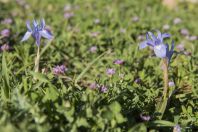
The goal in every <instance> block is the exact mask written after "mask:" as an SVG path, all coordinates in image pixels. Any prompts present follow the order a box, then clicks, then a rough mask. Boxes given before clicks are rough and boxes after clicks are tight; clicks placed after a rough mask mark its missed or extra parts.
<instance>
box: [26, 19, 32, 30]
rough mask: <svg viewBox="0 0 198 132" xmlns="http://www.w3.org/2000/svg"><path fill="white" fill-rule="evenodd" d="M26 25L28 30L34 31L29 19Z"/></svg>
mask: <svg viewBox="0 0 198 132" xmlns="http://www.w3.org/2000/svg"><path fill="white" fill-rule="evenodd" d="M26 26H27V29H28V31H29V32H31V31H32V28H31V26H30V21H27V22H26Z"/></svg>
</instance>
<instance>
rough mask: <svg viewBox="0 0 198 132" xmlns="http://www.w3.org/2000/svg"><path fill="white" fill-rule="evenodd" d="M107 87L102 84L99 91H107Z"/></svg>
mask: <svg viewBox="0 0 198 132" xmlns="http://www.w3.org/2000/svg"><path fill="white" fill-rule="evenodd" d="M107 90H108V89H107V87H106V86H104V85H102V86H101V87H100V91H101V92H102V93H107Z"/></svg>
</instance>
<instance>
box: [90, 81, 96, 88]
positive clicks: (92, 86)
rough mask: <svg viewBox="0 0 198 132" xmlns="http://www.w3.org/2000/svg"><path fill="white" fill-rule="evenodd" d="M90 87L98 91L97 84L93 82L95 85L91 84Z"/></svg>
mask: <svg viewBox="0 0 198 132" xmlns="http://www.w3.org/2000/svg"><path fill="white" fill-rule="evenodd" d="M89 87H90V88H91V89H96V88H97V84H96V83H95V82H93V83H91V84H90V85H89Z"/></svg>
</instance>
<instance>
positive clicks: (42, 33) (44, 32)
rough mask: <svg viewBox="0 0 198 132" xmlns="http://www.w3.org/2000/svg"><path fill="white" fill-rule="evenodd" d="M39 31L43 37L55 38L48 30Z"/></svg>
mask: <svg viewBox="0 0 198 132" xmlns="http://www.w3.org/2000/svg"><path fill="white" fill-rule="evenodd" d="M39 33H40V34H41V36H42V37H44V38H46V39H52V38H53V36H52V34H51V33H50V32H49V31H47V30H42V31H40V32H39Z"/></svg>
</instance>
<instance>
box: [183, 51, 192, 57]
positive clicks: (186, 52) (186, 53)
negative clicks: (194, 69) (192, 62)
mask: <svg viewBox="0 0 198 132" xmlns="http://www.w3.org/2000/svg"><path fill="white" fill-rule="evenodd" d="M184 54H185V55H187V56H191V55H192V53H191V52H189V51H185V52H184Z"/></svg>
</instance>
